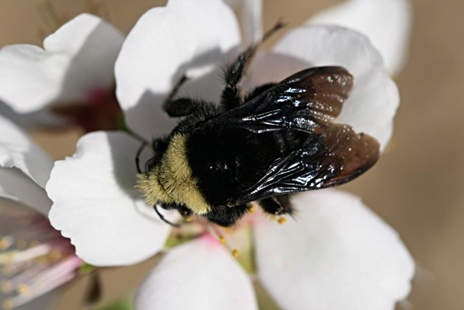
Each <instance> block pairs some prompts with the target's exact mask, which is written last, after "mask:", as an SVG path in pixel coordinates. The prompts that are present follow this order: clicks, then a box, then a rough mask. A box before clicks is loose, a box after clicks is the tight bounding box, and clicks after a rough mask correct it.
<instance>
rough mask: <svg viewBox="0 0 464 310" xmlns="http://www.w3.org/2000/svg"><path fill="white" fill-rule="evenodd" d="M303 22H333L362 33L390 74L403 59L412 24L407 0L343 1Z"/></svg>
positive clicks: (396, 71)
mask: <svg viewBox="0 0 464 310" xmlns="http://www.w3.org/2000/svg"><path fill="white" fill-rule="evenodd" d="M306 23H307V24H335V25H340V26H344V27H348V28H350V29H353V30H357V31H359V32H361V33H363V34H365V35H366V36H367V37H368V38H369V39H370V40H371V41H372V45H374V47H375V48H377V49H378V50H379V51H380V54H382V57H383V59H384V61H385V67H386V68H387V69H388V71H389V72H390V73H391V74H393V75H397V74H398V73H399V72H400V71H401V69H402V68H403V66H404V64H405V62H406V58H407V50H408V45H409V36H410V32H411V25H412V8H411V3H410V2H409V0H346V1H344V2H342V3H339V4H337V5H334V6H332V7H329V8H328V9H326V10H323V11H321V12H318V13H317V14H315V15H314V16H311V18H310V19H308V21H307V22H306Z"/></svg>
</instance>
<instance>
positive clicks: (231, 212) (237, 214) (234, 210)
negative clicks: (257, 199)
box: [205, 204, 248, 227]
mask: <svg viewBox="0 0 464 310" xmlns="http://www.w3.org/2000/svg"><path fill="white" fill-rule="evenodd" d="M246 212H248V206H247V205H246V204H243V205H238V206H234V207H226V206H221V207H215V208H213V209H212V210H211V211H210V212H209V213H207V214H206V215H205V217H206V218H207V219H208V220H209V221H211V222H213V223H216V224H218V225H220V226H224V227H229V226H232V225H233V224H235V222H237V220H239V219H240V218H241V217H242V216H243V215H244V214H245V213H246Z"/></svg>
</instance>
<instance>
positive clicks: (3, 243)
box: [0, 236, 13, 250]
mask: <svg viewBox="0 0 464 310" xmlns="http://www.w3.org/2000/svg"><path fill="white" fill-rule="evenodd" d="M12 244H13V241H12V238H11V237H8V236H7V237H3V238H1V239H0V250H6V249H8V248H9V247H10V246H11V245H12Z"/></svg>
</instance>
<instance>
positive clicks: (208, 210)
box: [137, 25, 379, 226]
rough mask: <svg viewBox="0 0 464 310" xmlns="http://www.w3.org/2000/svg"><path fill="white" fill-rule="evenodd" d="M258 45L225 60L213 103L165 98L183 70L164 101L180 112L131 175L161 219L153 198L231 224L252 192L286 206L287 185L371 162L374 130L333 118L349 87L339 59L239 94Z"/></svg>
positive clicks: (264, 201)
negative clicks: (150, 154)
mask: <svg viewBox="0 0 464 310" xmlns="http://www.w3.org/2000/svg"><path fill="white" fill-rule="evenodd" d="M280 26H281V25H277V26H276V27H274V28H273V29H272V30H271V31H270V32H269V33H268V35H269V34H270V33H272V32H273V31H275V30H277V29H278V28H280ZM257 46H258V45H254V46H251V47H250V48H248V49H247V50H245V51H244V52H242V53H241V54H240V55H239V56H238V58H237V60H236V61H235V62H234V63H233V64H232V65H231V66H229V67H227V68H226V70H225V72H224V79H225V85H226V86H225V88H224V90H223V92H222V96H221V101H220V104H219V105H214V104H211V103H207V102H205V101H201V100H196V99H192V98H178V99H173V97H174V94H175V92H176V91H177V90H178V88H179V87H180V85H181V84H182V82H183V81H184V80H185V79H182V80H181V82H180V83H178V85H177V86H176V87H175V89H174V90H173V92H172V93H171V96H169V98H168V100H167V101H166V102H165V104H164V106H163V107H164V110H165V111H166V112H167V113H168V115H169V116H171V117H182V119H181V121H180V122H179V124H178V125H177V127H175V128H174V129H173V131H172V132H171V133H170V134H169V136H168V137H166V138H159V139H155V140H154V141H153V143H152V148H153V152H154V155H153V157H152V158H151V159H149V160H148V162H147V163H146V166H145V172H144V173H139V179H138V183H137V187H138V188H139V189H140V190H141V192H142V193H143V195H144V196H145V198H146V201H147V203H149V204H150V205H153V206H155V210H156V211H157V213H158V214H159V215H160V216H161V218H162V219H163V220H164V218H163V217H162V215H161V214H160V213H159V212H158V210H157V209H156V206H158V205H159V206H161V207H162V208H164V209H176V210H178V211H179V212H180V214H182V215H183V216H190V215H196V216H203V217H206V218H207V219H208V220H210V221H211V222H214V223H217V224H219V225H221V226H231V225H233V224H234V223H235V222H236V221H237V220H238V219H240V217H242V216H243V215H244V214H245V213H246V212H247V211H248V210H249V204H250V202H252V201H257V202H258V204H259V205H260V206H261V207H262V209H263V210H264V211H265V212H267V213H269V214H273V215H282V214H291V213H292V211H293V209H292V206H291V203H290V199H289V195H290V194H292V193H296V192H301V191H308V190H313V189H320V188H325V187H330V186H335V185H339V184H342V183H345V182H347V181H349V180H352V179H354V178H355V177H357V176H359V175H360V174H361V173H363V172H364V171H366V170H367V169H369V168H370V167H371V166H372V165H373V164H374V163H375V162H376V161H377V159H378V157H379V143H378V142H377V141H376V140H375V139H374V138H372V137H370V136H368V135H366V134H362V133H361V134H357V133H355V132H354V130H353V128H352V127H350V126H348V125H342V124H336V123H333V120H334V118H336V117H337V116H338V115H339V114H340V112H341V109H342V104H343V102H344V100H345V99H346V98H347V97H348V94H349V93H350V91H351V89H352V86H353V77H352V75H351V74H350V73H349V72H348V71H347V70H345V69H344V68H341V67H316V68H310V69H306V70H303V71H300V72H297V73H295V74H293V75H291V76H290V77H288V78H286V79H284V80H283V81H281V82H280V83H270V84H265V85H262V86H260V87H257V88H256V89H255V90H254V91H252V92H251V93H249V94H248V95H246V96H244V98H242V96H241V90H240V87H239V82H240V81H241V79H242V76H243V75H244V71H245V68H246V66H247V63H248V62H249V60H250V59H251V58H252V56H253V54H254V53H255V51H256V49H257ZM140 151H141V149H140V150H139V152H138V155H139V154H140ZM138 155H137V162H138ZM137 166H138V164H137ZM139 172H140V169H139ZM165 221H166V220H165ZM166 222H167V221H166Z"/></svg>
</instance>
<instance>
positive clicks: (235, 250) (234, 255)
mask: <svg viewBox="0 0 464 310" xmlns="http://www.w3.org/2000/svg"><path fill="white" fill-rule="evenodd" d="M232 256H233V257H235V258H237V257H238V250H237V249H233V250H232Z"/></svg>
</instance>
